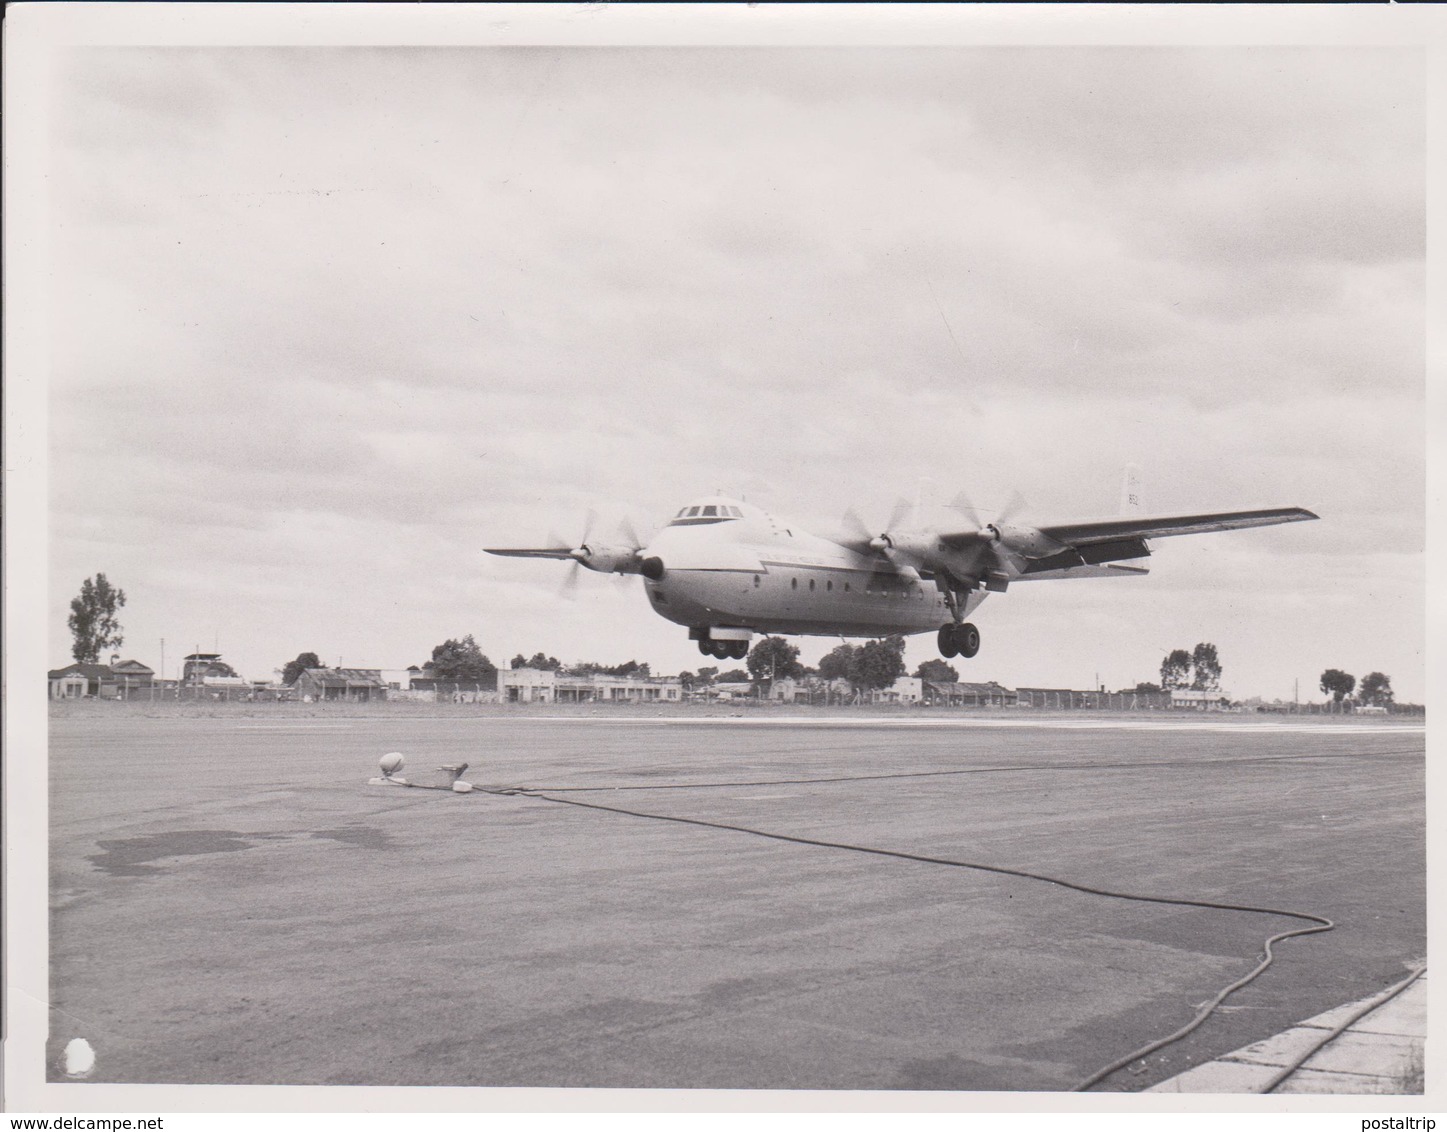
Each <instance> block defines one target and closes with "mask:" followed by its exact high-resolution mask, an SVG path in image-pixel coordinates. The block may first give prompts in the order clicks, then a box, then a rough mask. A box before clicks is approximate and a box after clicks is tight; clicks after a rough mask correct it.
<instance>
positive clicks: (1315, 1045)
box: [1258, 966, 1427, 1093]
mask: <svg viewBox="0 0 1447 1132" xmlns="http://www.w3.org/2000/svg"><path fill="white" fill-rule="evenodd" d="M1426 973H1427V968H1426V967H1425V966H1422V967H1418V968H1417V969H1416V970H1415V971H1413V972H1412V973H1411V974H1410V975H1408V976H1407V977H1406V978H1405V979H1403V980H1402V981H1401V982H1399V983H1393V984H1392V985H1391V986H1389V987H1388V988H1387V989H1386V990H1384V991H1382V992H1381V993H1380V994H1377V995H1373V996H1372V997H1371V998H1369V999H1367V1001H1366V1002H1364V1003H1362V1004H1361V1006H1360V1007H1358V1008H1357V1009H1356V1010H1353V1011H1352V1012H1351V1013H1350V1014H1348V1015H1347V1016H1346V1017H1345V1018H1343V1019H1342V1020H1341V1021H1340V1022H1338V1023H1337V1024H1336V1025H1335V1026H1333V1027H1332V1028H1331V1029H1330V1030H1328V1031H1327V1032H1326V1034H1325V1035H1324V1036H1322V1037H1321V1038H1319V1039H1318V1040H1317V1041H1314V1042H1312V1043H1311V1045H1309V1046H1307V1048H1306V1049H1304V1050H1302V1051H1301V1053H1300V1054H1298V1055H1297V1057H1296V1059H1295V1060H1294V1061H1293V1062H1292V1063H1291V1064H1290V1065H1288V1066H1286V1067H1285V1068H1283V1069H1282V1070H1281V1072H1279V1073H1277V1074H1276V1075H1275V1076H1273V1077H1272V1078H1271V1080H1269V1081H1267V1082H1266V1084H1264V1085H1262V1086H1261V1088H1260V1089H1259V1090H1258V1091H1259V1092H1262V1093H1269V1092H1271V1091H1272V1090H1273V1089H1275V1088H1276V1087H1277V1086H1278V1085H1280V1084H1281V1083H1282V1082H1283V1081H1285V1080H1286V1079H1287V1078H1288V1077H1290V1076H1291V1075H1292V1074H1293V1073H1295V1072H1296V1071H1297V1070H1298V1069H1300V1068H1301V1067H1302V1066H1303V1065H1305V1064H1306V1063H1307V1062H1308V1061H1310V1060H1311V1057H1312V1055H1313V1054H1314V1053H1316V1051H1317V1050H1319V1049H1321V1048H1322V1046H1324V1045H1326V1044H1327V1043H1328V1042H1332V1041H1335V1040H1336V1039H1337V1038H1339V1037H1341V1035H1342V1034H1343V1033H1345V1032H1346V1031H1347V1030H1348V1029H1350V1028H1351V1027H1352V1026H1353V1025H1354V1024H1355V1023H1357V1022H1360V1021H1361V1020H1362V1019H1363V1018H1365V1017H1366V1016H1367V1015H1368V1014H1370V1013H1371V1012H1372V1011H1374V1010H1376V1009H1377V1008H1378V1007H1382V1006H1385V1005H1386V1004H1387V1003H1389V1002H1391V1001H1392V999H1394V998H1396V997H1397V996H1398V995H1399V994H1401V993H1402V992H1403V991H1404V990H1406V989H1407V988H1408V987H1409V986H1411V985H1412V984H1413V983H1415V982H1416V981H1417V980H1418V979H1420V978H1421V977H1422V976H1423V975H1425V974H1426Z"/></svg>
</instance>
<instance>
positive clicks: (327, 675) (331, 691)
mask: <svg viewBox="0 0 1447 1132" xmlns="http://www.w3.org/2000/svg"><path fill="white" fill-rule="evenodd" d="M292 689H293V690H294V692H295V693H296V695H297V696H299V697H300V698H302V699H304V700H305V699H308V698H310V699H311V700H320V701H326V700H351V701H366V700H385V699H386V698H387V685H386V684H385V683H384V682H383V680H382V672H381V669H378V668H307V669H303V670H302V673H301V675H300V676H298V677H297V678H296V680H295V681H294V682H293V684H292Z"/></svg>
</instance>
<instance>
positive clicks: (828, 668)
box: [819, 644, 859, 682]
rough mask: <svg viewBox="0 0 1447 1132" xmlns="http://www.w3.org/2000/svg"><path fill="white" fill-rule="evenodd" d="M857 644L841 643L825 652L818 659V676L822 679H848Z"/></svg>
mask: <svg viewBox="0 0 1447 1132" xmlns="http://www.w3.org/2000/svg"><path fill="white" fill-rule="evenodd" d="M858 653H859V646H858V645H849V644H843V645H839V646H838V647H837V648H834V649H831V650H830V651H829V652H827V653H825V654H824V656H823V657H822V658H820V660H819V677H820V679H822V680H850V681H851V682H852V679H853V678H852V677H851V676H850V673H851V672H853V671H854V665H855V658H856V657H857V655H858Z"/></svg>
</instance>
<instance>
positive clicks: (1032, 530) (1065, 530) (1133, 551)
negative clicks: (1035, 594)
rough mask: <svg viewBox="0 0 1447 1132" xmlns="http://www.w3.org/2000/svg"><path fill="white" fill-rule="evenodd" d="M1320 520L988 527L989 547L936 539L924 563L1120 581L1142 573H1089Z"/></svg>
mask: <svg viewBox="0 0 1447 1132" xmlns="http://www.w3.org/2000/svg"><path fill="white" fill-rule="evenodd" d="M1317 517H1318V516H1317V515H1316V514H1314V513H1313V512H1311V511H1307V510H1306V509H1305V508H1302V507H1268V508H1263V509H1260V510H1256V511H1210V512H1205V513H1202V514H1194V515H1123V516H1118V517H1116V518H1111V519H1086V520H1082V521H1078V522H1073V523H1049V524H1042V525H1041V526H1038V527H1034V526H1031V527H1020V526H1008V525H1007V526H1002V527H1000V528H993V527H987V528H984V529H983V530H984V532H985V533H989V534H991V537H990V538H989V539H988V541H982V540H981V534H982V531H979V530H976V531H963V532H959V533H951V534H942V535H940V536H939V542H938V548H939V549H938V551H936V552H935V553H933V554H927V555H926V556H925V558H926V559H927V561H926V563H925V564H926V565H929V566H932V567H935V566H939V567H943V568H944V569H946V570H948V571H949V573H950V574H951V575H953V576H954V577H955V578H956V579H958V580H960V581H967V580H970V579H979V578H985V577H987V576H990V575H993V576H994V577H995V579H996V580H997V581H998V582H1005V581H1008V579H1009V578H1010V577H1015V578H1042V579H1043V578H1105V577H1118V576H1120V575H1122V574H1128V573H1137V572H1141V573H1143V572H1144V571H1140V570H1126V569H1122V568H1119V567H1117V568H1115V569H1112V570H1105V569H1094V568H1095V567H1103V566H1105V565H1106V564H1107V563H1118V562H1120V561H1122V560H1129V559H1140V558H1148V557H1150V553H1151V550H1150V547H1149V546H1148V545H1146V540H1147V539H1156V538H1166V537H1168V536H1171V535H1195V534H1204V533H1206V532H1209V531H1234V530H1240V529H1242V528H1244V527H1269V526H1273V525H1275V524H1277V523H1300V522H1304V521H1306V520H1308V519H1315V518H1317Z"/></svg>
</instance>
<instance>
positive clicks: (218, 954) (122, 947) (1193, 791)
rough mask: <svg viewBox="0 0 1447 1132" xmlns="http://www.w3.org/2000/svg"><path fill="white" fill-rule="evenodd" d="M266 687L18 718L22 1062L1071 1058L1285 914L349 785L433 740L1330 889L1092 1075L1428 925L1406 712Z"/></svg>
mask: <svg viewBox="0 0 1447 1132" xmlns="http://www.w3.org/2000/svg"><path fill="white" fill-rule="evenodd" d="M287 706H289V705H283V706H282V709H281V710H277V711H256V712H254V713H251V714H239V713H238V714H235V715H227V714H225V713H221V714H219V715H218V716H217V717H216V718H197V717H185V716H178V717H175V718H145V717H143V716H139V715H138V716H131V717H121V716H115V717H111V716H109V715H108V714H107V713H106V712H104V711H97V712H94V713H86V714H80V715H76V716H74V717H68V718H57V719H54V720H52V724H51V754H50V777H51V896H52V906H53V915H52V924H51V989H52V1004H53V1009H52V1015H51V1017H52V1031H51V1036H50V1046H49V1049H48V1053H49V1062H48V1064H49V1065H51V1066H52V1069H51V1073H52V1074H53V1076H52V1079H62V1078H61V1077H60V1075H59V1073H58V1070H56V1069H55V1068H53V1067H54V1066H55V1065H56V1064H57V1063H58V1061H59V1059H60V1055H61V1050H62V1049H63V1047H64V1046H65V1044H66V1043H67V1042H68V1041H70V1040H71V1039H73V1038H77V1037H80V1038H84V1039H86V1040H87V1041H88V1042H90V1043H91V1045H92V1046H93V1047H94V1049H95V1053H96V1059H97V1060H96V1066H95V1069H94V1071H93V1073H92V1074H91V1076H90V1080H94V1081H108V1082H153V1083H196V1084H321V1085H509V1086H595V1087H668V1088H689V1087H706V1088H769V1089H954V1090H1064V1089H1069V1088H1071V1087H1072V1086H1073V1085H1075V1084H1077V1083H1078V1082H1079V1081H1081V1080H1082V1079H1084V1078H1085V1077H1087V1076H1088V1075H1090V1074H1091V1073H1092V1072H1093V1071H1095V1070H1096V1069H1098V1068H1099V1067H1101V1066H1102V1065H1104V1064H1106V1063H1108V1062H1110V1061H1111V1060H1113V1059H1115V1058H1117V1057H1120V1056H1123V1055H1125V1054H1127V1053H1129V1052H1131V1051H1132V1050H1134V1049H1137V1048H1139V1047H1140V1046H1142V1045H1144V1044H1145V1043H1146V1042H1148V1041H1150V1040H1151V1039H1153V1038H1156V1037H1160V1036H1163V1035H1164V1034H1166V1033H1169V1032H1170V1031H1172V1030H1174V1029H1176V1028H1177V1027H1178V1026H1180V1025H1182V1024H1183V1023H1184V1022H1186V1021H1188V1020H1189V1019H1190V1017H1191V1016H1192V1014H1193V1013H1194V1010H1195V1008H1196V1007H1197V1006H1198V1005H1200V1004H1201V1003H1203V1002H1204V1001H1206V1000H1207V999H1209V998H1210V997H1211V996H1212V995H1213V994H1214V993H1215V992H1216V991H1217V990H1219V989H1220V988H1222V987H1224V986H1225V985H1226V984H1228V983H1230V982H1232V981H1233V980H1234V979H1236V978H1238V977H1239V976H1241V975H1243V974H1245V973H1246V972H1247V971H1249V970H1250V969H1251V967H1252V966H1254V964H1255V963H1256V960H1257V957H1258V953H1259V951H1260V948H1261V944H1262V941H1263V940H1264V939H1265V938H1266V937H1267V936H1268V935H1271V934H1273V933H1275V932H1279V931H1283V930H1285V929H1288V928H1291V927H1294V926H1300V925H1299V922H1296V921H1291V920H1287V919H1283V918H1281V917H1277V916H1267V915H1260V914H1254V913H1240V912H1223V911H1215V910H1207V909H1189V908H1181V907H1167V906H1162V905H1152V904H1141V903H1131V902H1127V901H1123V900H1120V899H1115V898H1109V897H1102V896H1096V895H1088V894H1084V893H1080V892H1075V891H1071V890H1069V889H1065V888H1061V887H1058V886H1055V885H1052V884H1048V883H1044V882H1041V881H1037V880H1028V879H1023V878H1019V877H1009V876H1001V875H997V874H991V873H987V872H979V871H975V870H970V869H964V868H954V867H945V866H940V865H930V864H924V863H920V862H914V861H906V860H900V859H897V858H889V857H881V856H874V855H867V854H862V853H858V852H853V851H849V850H845V849H837V848H821V847H816V846H809V845H800V844H792V843H786V842H781V841H777V840H768V839H765V838H761V837H758V836H754V835H750V834H747V833H739V832H732V831H724V830H717V829H706V828H701V827H698V826H690V825H684V824H677V823H673V822H665V821H656V820H650V819H647V818H642V817H633V816H626V815H621V814H616V813H609V812H603V811H598V810H591V809H584V808H579V807H576V806H572V805H566V804H563V803H560V802H552V801H544V800H541V799H538V798H533V797H525V796H518V795H511V796H499V795H495V794H490V793H482V792H478V793H473V794H470V795H457V794H451V793H446V792H442V791H432V790H403V789H397V788H389V787H369V786H367V785H366V784H365V783H366V780H367V778H368V777H369V776H370V775H373V774H375V773H376V765H377V760H378V758H379V757H380V756H381V755H382V754H383V753H384V752H386V751H391V750H398V751H401V752H403V753H404V754H405V755H406V756H407V760H408V765H407V769H406V770H405V771H404V772H403V773H404V775H407V776H411V777H413V778H414V780H423V779H427V778H429V777H430V776H429V774H428V772H430V771H432V769H433V768H435V767H436V766H438V765H439V764H442V763H449V762H457V761H467V762H470V763H471V764H472V769H471V770H470V771H469V772H468V773H467V776H466V777H467V778H468V779H469V780H471V781H472V782H474V783H475V784H477V785H478V786H479V787H507V786H519V785H521V786H527V787H531V788H537V789H541V790H545V792H546V793H548V794H549V795H551V796H553V797H557V798H569V799H574V800H577V801H586V802H589V803H596V804H601V805H607V806H614V807H620V808H626V809H631V810H637V811H642V812H647V813H650V814H659V815H670V816H683V817H691V818H700V819H704V820H707V821H712V822H721V823H732V824H737V825H742V826H747V827H751V828H753V829H757V830H762V831H769V832H776V833H783V834H788V835H792V836H802V837H808V838H815V839H819V840H825V841H834V842H846V843H850V844H853V845H859V846H867V847H878V848H886V849H892V850H899V851H903V852H908V853H915V854H922V855H929V856H936V857H944V858H952V859H960V860H965V861H971V862H980V863H987V864H991V865H999V866H1004V867H1007V868H1014V869H1023V870H1030V871H1035V872H1039V873H1044V874H1049V875H1051V876H1055V877H1059V878H1062V879H1066V880H1070V881H1074V882H1078V883H1083V884H1086V885H1092V886H1097V887H1102V888H1108V889H1116V890H1125V891H1130V892H1135V893H1145V894H1151V895H1162V896H1177V897H1184V898H1188V899H1203V900H1216V901H1225V902H1229V903H1245V904H1252V905H1267V906H1271V907H1275V908H1286V909H1292V910H1297V911H1302V912H1309V913H1314V914H1317V915H1322V916H1327V917H1330V918H1331V919H1333V920H1335V921H1336V922H1337V924H1338V927H1337V928H1336V930H1335V931H1332V932H1329V933H1325V934H1321V935H1312V936H1306V937H1303V938H1300V939H1293V940H1287V941H1285V942H1284V943H1282V944H1280V945H1279V946H1278V958H1277V961H1276V964H1275V965H1274V966H1273V967H1272V968H1271V969H1270V970H1268V971H1267V972H1266V973H1265V974H1264V975H1263V976H1262V977H1261V978H1260V979H1259V980H1258V981H1257V982H1255V983H1253V984H1251V985H1250V986H1248V987H1246V988H1244V989H1243V990H1242V991H1240V992H1238V993H1237V994H1236V995H1234V996H1233V997H1232V998H1230V999H1228V1000H1227V1002H1226V1004H1225V1007H1224V1009H1223V1010H1222V1011H1220V1012H1219V1013H1218V1014H1217V1015H1216V1016H1214V1017H1213V1018H1211V1019H1210V1020H1209V1021H1207V1022H1206V1024H1205V1025H1204V1026H1203V1027H1202V1028H1201V1029H1200V1030H1199V1031H1198V1032H1197V1033H1195V1034H1193V1035H1191V1036H1190V1037H1189V1038H1187V1039H1186V1040H1185V1041H1183V1042H1181V1043H1180V1044H1178V1045H1175V1046H1171V1047H1169V1048H1167V1049H1164V1050H1162V1051H1160V1052H1159V1053H1157V1054H1155V1055H1152V1057H1151V1058H1149V1059H1148V1060H1147V1061H1146V1062H1145V1063H1143V1064H1138V1065H1133V1066H1131V1067H1130V1068H1128V1069H1126V1070H1122V1071H1120V1072H1118V1073H1116V1074H1115V1075H1114V1076H1113V1077H1111V1078H1110V1079H1109V1080H1107V1081H1106V1082H1104V1083H1103V1084H1102V1085H1101V1086H1099V1088H1100V1089H1102V1090H1111V1089H1115V1090H1139V1089H1143V1088H1145V1087H1146V1086H1149V1085H1151V1084H1153V1083H1155V1082H1157V1081H1159V1080H1161V1079H1163V1078H1166V1077H1169V1076H1171V1075H1173V1074H1176V1073H1179V1072H1181V1071H1183V1070H1185V1069H1187V1068H1189V1067H1190V1066H1192V1065H1194V1064H1198V1063H1200V1062H1203V1061H1208V1060H1210V1059H1211V1058H1213V1057H1216V1056H1218V1055H1220V1054H1222V1053H1225V1052H1227V1051H1230V1050H1234V1049H1238V1048H1240V1047H1241V1046H1243V1045H1246V1044H1248V1043H1250V1042H1252V1041H1256V1040H1259V1039H1262V1038H1264V1037H1267V1036H1269V1035H1271V1034H1273V1033H1276V1032H1277V1031H1280V1030H1282V1029H1285V1028H1286V1027H1288V1026H1290V1025H1292V1024H1293V1023H1295V1022H1298V1021H1300V1020H1301V1019H1304V1018H1308V1017H1311V1016H1312V1015H1315V1014H1318V1013H1320V1012H1321V1011H1324V1010H1327V1009H1330V1008H1331V1007H1334V1006H1337V1005H1339V1004H1340V1003H1344V1002H1350V1001H1352V1000H1355V999H1359V998H1362V997H1364V996H1366V995H1368V994H1371V993H1373V992H1375V991H1377V990H1379V989H1381V988H1382V987H1384V986H1386V985H1388V984H1389V983H1392V982H1394V981H1396V980H1397V979H1399V978H1400V977H1401V975H1402V974H1403V972H1404V970H1405V965H1406V964H1407V963H1409V962H1410V961H1412V960H1414V959H1420V958H1422V957H1423V956H1425V954H1426V942H1425V933H1426V929H1425V922H1424V916H1425V901H1426V893H1425V880H1424V877H1425V864H1424V844H1423V843H1424V820H1425V815H1424V782H1423V777H1424V735H1423V731H1422V729H1421V726H1420V724H1419V725H1417V726H1416V727H1406V728H1402V727H1397V726H1394V725H1393V724H1391V723H1382V724H1375V721H1374V725H1371V724H1363V725H1351V724H1349V725H1342V724H1341V723H1340V721H1335V722H1333V721H1315V720H1301V721H1299V722H1296V721H1293V722H1286V721H1276V720H1268V721H1262V720H1260V719H1259V718H1258V717H1250V718H1247V719H1242V720H1233V719H1224V718H1223V719H1220V720H1211V721H1207V720H1205V719H1202V720H1201V721H1200V722H1199V723H1197V722H1194V721H1191V720H1185V721H1182V720H1181V719H1180V718H1179V717H1176V716H1172V717H1170V719H1169V720H1168V721H1159V722H1155V721H1150V720H1131V719H1123V718H1121V717H1102V716H1093V717H1088V718H1085V719H1081V720H1071V719H1069V718H1064V717H1059V716H1056V717H1044V718H1043V719H1042V718H1040V717H1035V716H1033V715H1032V716H1026V717H1024V718H1018V717H1014V716H1010V717H1004V718H1001V717H1000V716H999V715H990V716H985V715H979V716H970V715H961V716H935V715H925V714H923V713H908V714H905V713H901V714H899V715H897V716H891V717H888V718H883V719H869V718H865V717H862V716H859V715H856V714H855V713H853V712H850V711H842V712H837V713H833V714H831V715H826V716H822V717H820V718H804V717H795V716H787V715H782V714H780V715H775V714H773V713H769V712H748V713H745V715H744V717H743V718H738V719H732V718H697V717H690V716H687V715H677V716H672V717H657V718H636V719H630V718H625V717H624V715H622V714H620V713H619V712H618V711H617V710H615V711H599V712H595V713H592V714H590V713H588V712H587V711H582V712H579V713H578V714H575V715H571V716H558V717H543V716H538V715H529V714H525V713H521V712H508V711H497V710H495V711H493V712H492V713H489V714H481V713H479V714H475V715H461V714H459V715H452V716H448V717H445V718H426V717H422V716H421V715H408V714H396V715H390V714H377V715H362V714H357V709H353V714H351V715H347V714H345V712H344V711H343V710H339V711H338V712H336V713H327V712H324V711H317V710H314V711H313V713H312V714H310V715H308V716H305V717H301V716H300V715H298V716H291V715H289V714H286V713H285V708H286V707H287ZM1183 723H1184V725H1183ZM1102 724H1104V725H1102ZM1162 724H1168V725H1166V726H1163V725H1162ZM884 775H889V776H894V777H879V776H884ZM805 779H817V780H820V781H812V782H810V781H799V780H805ZM433 780H435V781H441V778H440V776H439V777H436V778H434V779H433Z"/></svg>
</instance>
